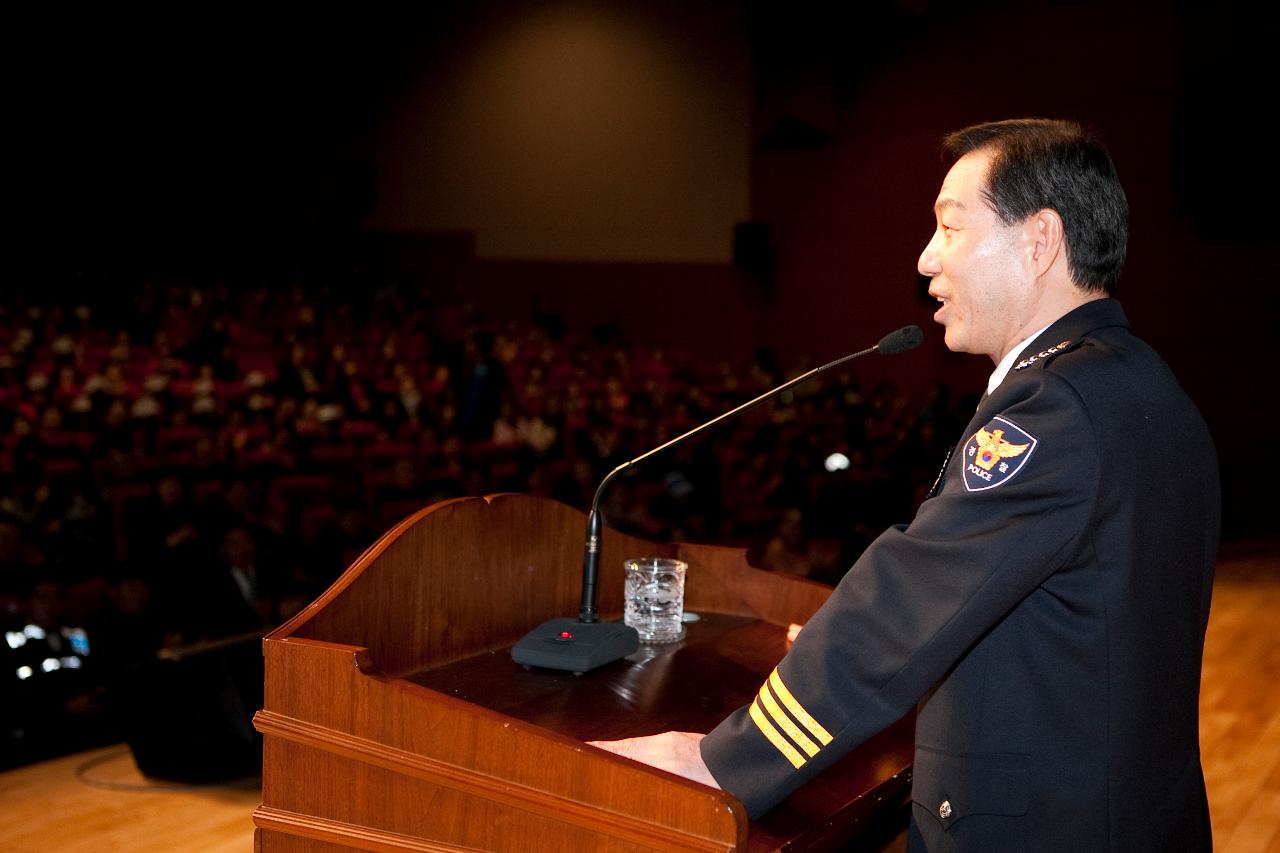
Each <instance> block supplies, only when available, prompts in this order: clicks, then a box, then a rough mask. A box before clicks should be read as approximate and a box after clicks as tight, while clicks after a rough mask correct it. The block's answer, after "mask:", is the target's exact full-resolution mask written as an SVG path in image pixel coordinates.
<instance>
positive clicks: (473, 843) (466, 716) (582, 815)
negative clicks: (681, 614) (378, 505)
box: [253, 495, 912, 853]
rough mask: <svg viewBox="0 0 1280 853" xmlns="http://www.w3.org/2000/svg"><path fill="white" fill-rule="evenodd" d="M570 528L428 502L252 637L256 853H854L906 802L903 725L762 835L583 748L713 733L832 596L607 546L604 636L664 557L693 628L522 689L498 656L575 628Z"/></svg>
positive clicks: (755, 826)
mask: <svg viewBox="0 0 1280 853" xmlns="http://www.w3.org/2000/svg"><path fill="white" fill-rule="evenodd" d="M584 528H585V517H584V516H583V514H582V513H579V512H578V511H576V510H573V509H571V508H569V507H566V506H564V505H563V504H559V503H556V502H554V501H549V500H543V499H538V498H531V497H525V496H520V495H496V496H491V497H488V498H462V499H458V500H452V501H445V502H442V503H438V504H435V505H434V506H431V507H428V508H426V509H424V510H421V511H420V512H418V513H416V514H414V515H413V516H411V517H409V518H407V519H405V520H404V521H402V522H401V523H400V524H398V525H396V526H395V527H394V528H392V529H391V530H390V531H389V532H388V533H387V534H386V535H384V536H383V537H382V538H381V539H380V540H378V542H376V543H375V544H374V545H373V546H372V547H370V548H369V550H368V551H366V552H365V553H364V554H363V555H362V556H361V557H360V558H359V559H358V560H357V561H356V562H355V564H354V565H352V566H351V568H349V569H348V570H347V572H346V573H345V574H343V576H342V577H341V578H340V579H339V580H338V581H337V582H336V583H334V585H333V586H332V587H330V588H329V589H328V590H327V591H326V592H325V593H324V595H322V596H321V597H320V598H319V599H318V600H317V601H316V602H314V603H313V604H311V605H310V606H309V607H307V609H306V610H304V611H303V612H301V613H299V614H298V615H297V616H296V617H295V618H293V619H292V620H290V621H289V622H288V623H287V624H285V625H283V626H282V627H280V628H279V629H277V630H275V631H273V632H272V633H271V634H269V635H268V636H267V637H266V638H265V640H264V641H263V654H264V655H265V658H266V692H265V699H264V703H263V705H264V707H263V709H262V710H261V711H259V712H258V714H257V715H256V717H255V718H254V724H255V726H256V727H257V729H258V730H259V731H260V732H261V733H262V734H263V738H264V751H263V761H262V765H263V766H262V805H260V806H259V807H258V808H257V809H256V810H255V811H254V816H253V820H254V825H255V827H256V830H255V833H254V837H255V849H256V850H258V851H259V853H278V851H317V853H320V852H321V851H323V853H332V852H333V851H338V850H349V849H357V850H383V851H442V850H502V851H522V852H523V851H544V850H545V851H623V850H625V851H639V850H705V851H728V850H780V849H787V850H827V849H847V846H848V845H849V844H850V843H851V842H852V841H853V840H854V839H856V838H858V837H859V836H861V835H863V834H864V833H866V832H867V831H868V829H870V828H872V827H874V826H876V824H877V823H878V822H881V821H883V820H884V819H885V816H886V815H888V814H890V813H892V812H896V811H897V810H898V809H899V808H900V807H901V806H902V804H904V803H905V802H906V801H907V797H908V796H909V788H910V767H911V757H912V742H911V737H912V729H911V721H910V720H909V719H907V720H903V721H902V722H900V723H899V724H897V725H895V726H894V727H892V728H890V729H888V730H886V731H885V732H884V733H883V734H881V735H880V736H878V737H877V738H875V739H874V740H872V741H870V742H869V743H867V744H865V745H864V746H863V747H861V748H860V749H858V750H857V751H855V752H854V753H852V754H851V755H849V756H847V757H846V758H845V759H844V760H842V761H841V762H840V763H838V764H836V765H834V766H832V767H831V768H829V769H828V770H827V771H825V772H824V773H823V774H822V775H821V776H819V777H818V778H817V779H816V780H815V781H814V782H812V783H811V784H809V785H807V786H806V787H805V788H804V789H802V790H801V791H798V792H797V793H796V794H795V795H793V796H792V797H791V798H790V799H788V800H787V801H786V802H785V803H783V804H782V805H781V806H779V807H778V808H777V809H775V810H773V811H772V812H770V813H769V814H768V815H766V816H765V817H764V818H763V819H761V820H759V821H755V822H752V821H749V820H748V819H747V816H746V812H745V810H744V809H743V807H742V804H741V803H740V802H738V800H736V799H735V798H734V797H732V796H731V795H729V794H727V793H724V792H721V791H717V790H714V789H712V788H709V787H706V786H704V785H700V784H698V783H696V782H690V781H687V780H685V779H682V778H680V777H677V776H674V775H672V774H669V773H666V772H664V771H661V770H656V769H653V768H651V767H648V766H646V765H643V764H639V763H637V762H634V761H631V760H629V759H625V758H620V757H618V756H615V755H613V754H611V753H608V752H605V751H603V750H600V749H596V748H595V747H591V746H588V745H587V744H585V743H584V741H589V740H613V739H617V738H622V737H630V736H635V735H645V734H654V733H657V732H660V731H666V730H671V729H674V730H684V731H698V732H706V731H709V730H710V729H711V728H713V727H714V726H715V724H716V723H718V722H719V721H720V720H721V719H723V718H724V717H725V716H726V715H727V714H728V713H729V712H730V711H732V710H733V709H735V708H737V707H739V706H741V705H743V704H746V703H747V702H749V701H750V700H751V699H752V698H753V696H754V695H755V692H756V690H757V689H758V688H759V686H760V684H761V683H762V682H763V680H764V679H765V678H766V677H767V676H768V674H769V671H770V670H771V669H772V668H773V666H774V665H775V664H776V663H777V662H778V660H779V659H781V657H782V656H783V654H784V653H785V651H786V627H787V625H788V624H789V623H792V622H798V623H803V622H804V621H806V619H807V618H808V617H809V616H810V614H812V613H813V611H814V610H816V609H817V608H818V607H819V606H820V605H821V604H822V602H823V601H824V600H825V599H826V597H827V595H828V594H829V592H830V590H829V588H828V587H826V586H823V585H820V584H815V583H812V582H809V581H805V580H799V579H795V578H788V577H784V576H780V575H774V574H770V573H768V572H763V571H759V570H757V569H753V568H751V567H750V566H748V565H747V563H746V556H745V553H744V552H742V551H739V550H735V549H728V548H717V547H708V546H699V545H687V544H684V545H655V544H652V543H649V542H645V541H642V540H639V539H636V538H633V537H629V536H625V535H623V534H620V533H617V532H615V531H612V530H607V531H606V532H605V537H604V546H603V552H602V554H601V561H600V574H601V578H600V610H601V613H602V615H603V618H605V619H616V618H620V615H621V612H622V562H623V560H624V559H625V558H627V557H632V556H671V557H678V558H680V559H682V560H685V561H686V562H687V563H688V564H689V570H688V575H687V579H686V586H685V609H686V611H689V612H693V613H697V614H699V615H700V617H701V618H700V620H699V621H696V622H691V623H689V624H688V634H687V636H686V637H685V639H684V640H682V641H681V642H679V643H676V644H672V645H668V646H641V649H640V651H639V652H638V653H637V654H635V655H632V656H631V657H630V658H627V659H626V660H623V661H618V662H616V663H612V664H609V665H607V666H604V667H601V668H599V669H597V670H594V671H591V672H588V673H585V674H583V675H581V676H574V675H572V674H569V673H558V672H552V671H548V670H539V669H533V670H526V669H525V668H523V667H521V666H520V665H518V664H516V663H514V662H513V661H512V660H511V657H510V654H509V652H508V650H509V648H510V646H511V645H512V644H513V643H514V642H515V641H516V640H517V639H519V638H520V637H521V636H522V635H523V634H524V633H525V632H526V631H528V630H529V629H531V628H532V627H534V626H535V625H537V624H539V623H541V622H543V621H545V620H547V619H550V618H553V617H557V616H573V615H575V614H576V613H577V610H578V605H579V597H580V586H581V562H582V548H583V530H584Z"/></svg>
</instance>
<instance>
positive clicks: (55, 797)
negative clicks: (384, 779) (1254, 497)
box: [0, 542, 1280, 853]
mask: <svg viewBox="0 0 1280 853" xmlns="http://www.w3.org/2000/svg"><path fill="white" fill-rule="evenodd" d="M1200 706H1201V723H1200V745H1201V752H1202V754H1203V759H1204V768H1205V777H1206V781H1207V784H1208V788H1209V804H1210V812H1211V814H1212V816H1213V831H1214V849H1215V850H1216V851H1220V853H1280V542H1270V543H1266V544H1250V545H1228V546H1225V547H1224V548H1223V554H1222V559H1221V561H1220V564H1219V568H1218V578H1217V582H1216V583H1215V586H1214V599H1213V612H1212V615H1211V616H1210V619H1209V635H1208V639H1207V642H1206V647H1205V662H1204V677H1203V682H1202V690H1201V701H1200ZM255 781H256V780H245V781H244V782H242V783H239V784H233V785H226V786H211V787H202V788H186V789H182V790H175V789H171V788H166V787H164V786H163V785H162V784H159V783H155V782H151V781H150V780H147V779H146V778H144V777H143V776H142V775H141V774H140V773H139V772H138V769H137V767H136V766H135V765H134V763H133V757H132V755H131V754H130V753H129V750H128V748H127V747H124V746H113V747H106V748H103V749H97V750H92V751H90V752H85V753H81V754H79V755H72V756H67V757H64V758H58V759H54V760H51V761H46V762H43V763H41V764H35V765H32V766H29V767H23V768H19V769H17V770H10V771H8V772H5V773H0V850H3V851H5V853H27V851H30V853H47V851H68V853H81V851H83V853H103V851H116V850H119V851H125V850H127V851H133V853H150V851H155V853H184V851H191V853H197V851H198V853H248V851H251V850H252V849H253V826H252V824H251V821H250V815H251V813H252V812H253V808H254V806H256V805H257V803H258V801H259V794H258V789H257V788H256V787H255V785H254V782H255Z"/></svg>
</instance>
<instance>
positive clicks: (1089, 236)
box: [942, 118, 1129, 295]
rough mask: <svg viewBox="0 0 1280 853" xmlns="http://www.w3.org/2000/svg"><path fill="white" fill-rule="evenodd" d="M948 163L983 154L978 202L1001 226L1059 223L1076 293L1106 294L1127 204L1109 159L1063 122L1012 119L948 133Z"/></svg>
mask: <svg viewBox="0 0 1280 853" xmlns="http://www.w3.org/2000/svg"><path fill="white" fill-rule="evenodd" d="M942 146H943V151H945V152H946V154H947V155H948V156H949V157H950V158H951V162H953V163H954V162H955V161H956V160H959V159H960V158H961V157H963V156H964V155H966V154H968V153H970V152H971V151H979V150H981V151H987V152H989V153H990V154H991V167H990V170H989V172H988V174H987V187H986V189H985V190H984V191H983V196H984V197H985V198H986V200H987V203H988V204H989V205H991V209H992V210H994V211H995V213H996V215H997V216H999V217H1000V220H1001V221H1002V222H1003V223H1004V224H1005V225H1012V224H1014V223H1015V222H1021V221H1023V220H1024V219H1026V218H1027V217H1028V216H1031V215H1032V214H1034V213H1036V212H1037V211H1040V210H1044V209H1046V208H1048V209H1051V210H1055V211H1057V213H1058V215H1059V216H1061V217H1062V224H1063V229H1064V230H1065V232H1066V243H1067V269H1068V270H1069V271H1070V273H1071V280H1072V281H1073V282H1075V284H1076V286H1077V287H1079V288H1080V289H1081V290H1086V291H1100V292H1103V293H1106V294H1108V295H1111V294H1114V293H1115V290H1116V282H1117V281H1118V280H1119V278H1120V270H1121V268H1122V267H1123V266H1124V256H1125V246H1126V244H1127V243H1128V240H1129V203H1128V201H1127V200H1126V199H1125V195H1124V189H1123V188H1122V187H1121V186H1120V179H1119V178H1118V177H1117V176H1116V167H1115V164H1114V163H1112V162H1111V156H1110V155H1109V154H1107V150H1106V149H1105V148H1103V147H1102V143H1100V142H1099V141H1098V140H1097V139H1095V138H1094V137H1093V136H1091V135H1090V134H1089V133H1088V132H1086V131H1085V130H1084V128H1082V127H1081V126H1080V125H1078V124H1076V123H1075V122H1071V121H1057V120H1052V119H1038V118H1033V119H1012V120H1009V121H996V122H989V123H987V124H976V125H974V126H972V127H966V128H965V129H963V130H957V131H956V132H955V133H951V134H948V135H947V136H946V137H945V138H944V139H943V143H942Z"/></svg>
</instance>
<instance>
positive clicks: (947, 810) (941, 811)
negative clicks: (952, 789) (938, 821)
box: [938, 800, 951, 820]
mask: <svg viewBox="0 0 1280 853" xmlns="http://www.w3.org/2000/svg"><path fill="white" fill-rule="evenodd" d="M938 817H940V818H942V819H943V820H946V819H947V818H949V817H951V801H950V800H943V801H942V805H940V806H938Z"/></svg>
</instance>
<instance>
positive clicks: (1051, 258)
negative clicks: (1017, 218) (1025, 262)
mask: <svg viewBox="0 0 1280 853" xmlns="http://www.w3.org/2000/svg"><path fill="white" fill-rule="evenodd" d="M1027 227H1028V228H1029V229H1030V231H1031V234H1030V236H1031V261H1032V264H1033V265H1034V267H1035V274H1036V278H1039V277H1040V276H1043V275H1044V274H1045V273H1047V272H1048V271H1049V270H1050V269H1051V268H1052V267H1053V265H1054V264H1055V263H1057V261H1058V259H1059V258H1062V260H1063V262H1064V263H1065V262H1066V255H1067V253H1066V237H1065V234H1064V232H1063V228H1062V217H1061V216H1059V215H1058V211H1056V210H1053V209H1052V208H1048V207H1046V208H1044V209H1043V210H1040V211H1037V212H1036V213H1033V214H1032V215H1031V217H1030V218H1029V219H1028V220H1027Z"/></svg>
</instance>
